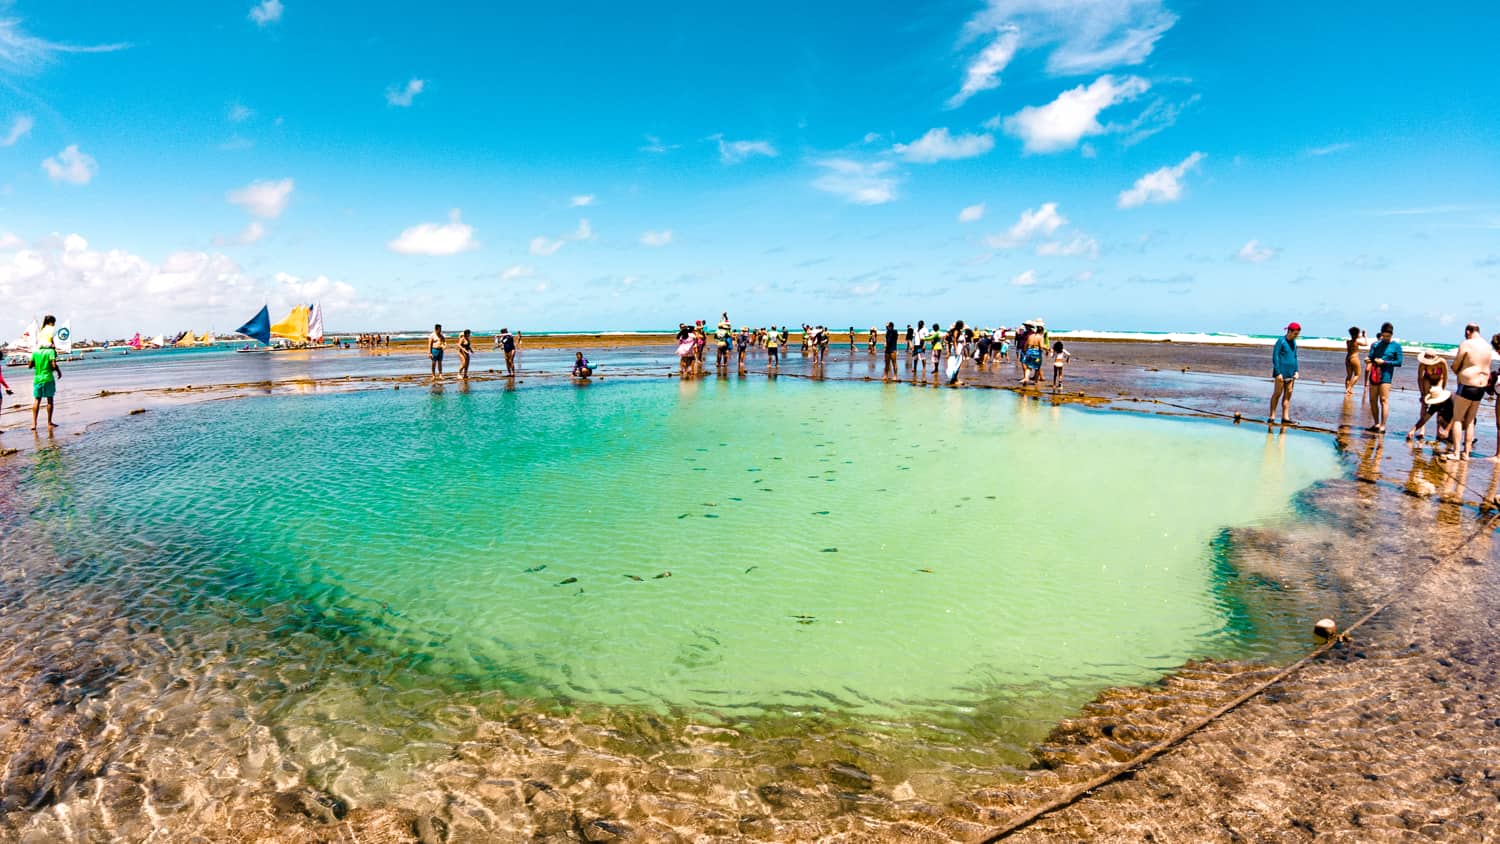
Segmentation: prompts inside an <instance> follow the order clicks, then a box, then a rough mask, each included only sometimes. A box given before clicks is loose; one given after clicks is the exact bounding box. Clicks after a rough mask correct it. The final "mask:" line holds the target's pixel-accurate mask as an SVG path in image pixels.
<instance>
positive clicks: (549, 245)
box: [528, 237, 566, 256]
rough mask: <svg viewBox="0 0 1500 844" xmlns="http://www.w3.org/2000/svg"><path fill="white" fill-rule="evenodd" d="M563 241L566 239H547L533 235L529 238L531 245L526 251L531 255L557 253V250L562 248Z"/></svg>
mask: <svg viewBox="0 0 1500 844" xmlns="http://www.w3.org/2000/svg"><path fill="white" fill-rule="evenodd" d="M565 243H566V241H562V240H549V239H548V238H545V237H533V238H532V239H531V246H530V247H528V251H529V252H531V254H533V255H542V256H546V255H555V254H557V250H559V249H561V248H563V246H564V245H565Z"/></svg>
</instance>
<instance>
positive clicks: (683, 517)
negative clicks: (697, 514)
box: [677, 513, 693, 519]
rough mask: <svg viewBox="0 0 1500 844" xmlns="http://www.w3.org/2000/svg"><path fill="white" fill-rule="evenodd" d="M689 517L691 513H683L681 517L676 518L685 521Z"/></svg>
mask: <svg viewBox="0 0 1500 844" xmlns="http://www.w3.org/2000/svg"><path fill="white" fill-rule="evenodd" d="M691 515H693V514H692V513H683V514H682V515H681V516H678V517H677V518H679V519H686V518H687V517H688V516H691Z"/></svg>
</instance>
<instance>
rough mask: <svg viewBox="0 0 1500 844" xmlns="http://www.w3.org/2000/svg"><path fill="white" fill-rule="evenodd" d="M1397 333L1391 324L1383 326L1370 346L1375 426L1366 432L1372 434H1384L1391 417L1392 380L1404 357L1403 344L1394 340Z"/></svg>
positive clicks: (1371, 407) (1371, 395)
mask: <svg viewBox="0 0 1500 844" xmlns="http://www.w3.org/2000/svg"><path fill="white" fill-rule="evenodd" d="M1395 333H1396V329H1395V327H1394V326H1392V325H1391V324H1390V323H1388V322H1387V323H1384V324H1382V325H1381V326H1380V333H1379V334H1378V335H1376V339H1375V342H1374V344H1373V345H1371V346H1370V416H1371V418H1372V419H1373V420H1374V423H1375V424H1373V425H1371V426H1370V427H1369V428H1367V429H1366V430H1368V431H1369V432H1370V433H1372V434H1384V433H1385V423H1386V421H1387V419H1389V417H1390V404H1391V380H1392V379H1393V378H1395V377H1396V367H1398V366H1400V365H1401V356H1402V351H1401V344H1400V343H1397V342H1396V341H1395V340H1394V339H1392V337H1393V336H1394V335H1395Z"/></svg>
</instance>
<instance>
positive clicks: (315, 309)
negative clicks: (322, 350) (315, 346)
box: [307, 304, 323, 343]
mask: <svg viewBox="0 0 1500 844" xmlns="http://www.w3.org/2000/svg"><path fill="white" fill-rule="evenodd" d="M307 339H308V340H311V341H312V342H314V343H321V342H323V306H322V305H319V304H314V305H313V306H312V315H311V316H309V317H308V318H307Z"/></svg>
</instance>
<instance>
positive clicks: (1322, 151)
mask: <svg viewBox="0 0 1500 844" xmlns="http://www.w3.org/2000/svg"><path fill="white" fill-rule="evenodd" d="M1352 146H1354V144H1351V143H1337V144H1328V145H1327V146H1321V147H1313V148H1311V149H1309V150H1307V151H1306V153H1305V154H1306V155H1311V156H1323V155H1333V154H1334V153H1336V152H1343V151H1344V150H1346V149H1349V148H1350V147H1352Z"/></svg>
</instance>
